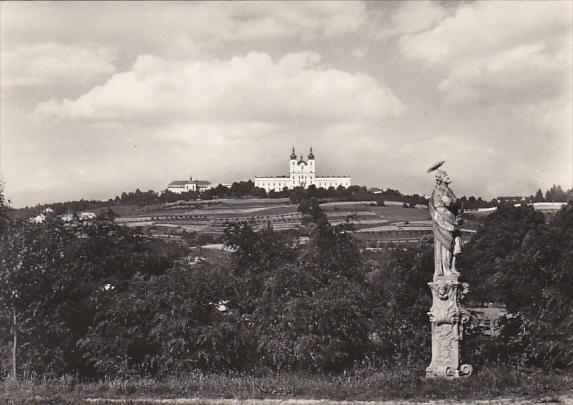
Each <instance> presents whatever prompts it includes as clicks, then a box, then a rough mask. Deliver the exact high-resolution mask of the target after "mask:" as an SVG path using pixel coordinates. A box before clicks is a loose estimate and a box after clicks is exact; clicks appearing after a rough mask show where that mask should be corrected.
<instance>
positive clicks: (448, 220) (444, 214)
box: [429, 170, 463, 281]
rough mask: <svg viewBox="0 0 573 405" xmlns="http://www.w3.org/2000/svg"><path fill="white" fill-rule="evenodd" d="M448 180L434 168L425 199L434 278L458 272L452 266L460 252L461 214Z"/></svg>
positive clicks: (452, 276)
mask: <svg viewBox="0 0 573 405" xmlns="http://www.w3.org/2000/svg"><path fill="white" fill-rule="evenodd" d="M450 183H451V180H450V178H449V177H448V173H446V172H445V171H443V170H438V171H436V186H435V187H434V191H433V193H432V197H431V198H430V203H429V209H430V216H431V218H432V226H433V230H434V281H437V280H438V279H439V277H449V278H456V279H457V277H458V276H459V275H460V273H459V272H458V271H457V270H456V256H457V255H459V254H460V253H461V252H462V239H461V235H460V231H461V225H462V223H463V216H462V212H461V210H460V209H459V207H458V204H457V202H458V201H457V198H456V196H455V195H454V192H453V191H452V190H451V189H450V187H449V184H450Z"/></svg>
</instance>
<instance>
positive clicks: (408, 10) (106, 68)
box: [0, 0, 573, 207]
mask: <svg viewBox="0 0 573 405" xmlns="http://www.w3.org/2000/svg"><path fill="white" fill-rule="evenodd" d="M0 23H1V25H0V63H1V69H0V173H1V180H2V181H3V183H4V194H5V196H6V197H7V198H9V199H10V201H11V204H12V205H13V206H15V207H22V206H26V205H34V204H37V203H49V202H57V201H68V200H77V199H80V198H84V199H92V198H94V199H108V198H113V197H115V196H116V195H118V194H120V193H121V192H123V191H134V190H135V189H136V188H139V189H140V190H143V191H146V190H149V189H152V190H155V191H160V190H164V189H165V188H166V187H167V184H168V183H169V182H170V181H172V180H183V179H187V178H189V177H190V176H193V178H194V179H206V180H210V181H211V182H213V183H231V182H233V181H238V180H248V179H254V177H255V176H256V175H259V176H265V175H284V174H288V159H289V155H290V153H291V148H292V147H293V145H294V147H295V148H296V152H297V154H299V155H301V154H304V155H305V156H306V155H307V154H308V151H309V148H310V147H311V146H312V147H313V151H314V154H315V156H316V166H317V172H318V174H319V175H350V176H352V183H353V184H357V185H366V186H368V187H383V188H388V187H390V188H394V189H399V190H400V191H402V192H404V193H418V194H427V193H430V192H431V189H432V187H433V183H434V182H433V176H432V175H430V174H427V173H426V169H427V168H428V167H430V166H431V165H432V164H433V163H435V162H437V161H439V160H445V161H446V164H445V165H444V168H445V169H446V170H447V171H448V173H449V174H450V177H451V179H452V181H453V183H452V188H453V189H454V191H455V192H456V194H458V195H467V196H470V195H474V196H482V197H484V198H487V199H491V198H493V197H495V196H499V195H505V196H507V195H530V194H533V193H535V192H536V191H537V189H539V188H541V189H543V190H546V189H548V188H549V187H551V185H553V184H560V185H561V186H562V187H563V188H570V187H571V186H572V181H573V180H572V177H573V127H572V122H573V104H572V98H573V97H572V93H573V84H572V77H573V51H572V50H573V34H572V26H573V2H571V1H567V0H565V1H542V2H536V1H523V2H520V1H508V2H504V1H483V2H479V1H478V2H437V1H433V2H427V1H403V2H391V1H384V2H359V1H344V2H330V1H319V2H312V1H307V2H280V1H266V2H217V1H212V2H156V3H155V2H1V3H0Z"/></svg>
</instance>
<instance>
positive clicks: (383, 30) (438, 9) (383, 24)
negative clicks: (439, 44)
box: [376, 1, 448, 38]
mask: <svg viewBox="0 0 573 405" xmlns="http://www.w3.org/2000/svg"><path fill="white" fill-rule="evenodd" d="M447 13H448V12H447V10H446V8H445V7H442V6H441V5H440V4H439V3H437V2H434V1H403V2H400V3H398V4H397V6H396V8H395V9H394V10H392V11H391V12H389V13H383V12H382V13H381V14H380V16H379V18H378V20H379V21H378V22H379V23H380V24H379V26H378V28H377V30H376V37H378V38H386V37H388V36H391V35H403V34H413V33H417V32H420V31H423V30H425V29H427V28H429V27H431V26H433V25H435V24H436V23H438V22H439V21H441V20H442V19H443V18H444V17H445V16H446V15H447ZM384 14H386V15H384Z"/></svg>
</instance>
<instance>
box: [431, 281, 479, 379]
mask: <svg viewBox="0 0 573 405" xmlns="http://www.w3.org/2000/svg"><path fill="white" fill-rule="evenodd" d="M428 285H429V286H430V290H431V291H432V308H431V309H430V312H428V315H430V322H431V323H432V361H431V363H430V365H429V366H428V368H426V378H460V377H468V376H470V375H471V373H472V371H473V368H472V366H470V365H469V364H461V361H460V342H461V340H462V337H463V328H464V324H465V323H467V322H468V321H469V314H468V312H467V311H466V310H465V309H464V308H463V307H462V306H461V304H460V301H461V300H462V299H463V296H464V295H465V294H466V293H467V292H468V291H469V288H468V287H469V285H468V284H467V283H460V282H458V280H457V277H443V276H442V277H438V278H437V279H436V280H435V281H433V282H431V283H428Z"/></svg>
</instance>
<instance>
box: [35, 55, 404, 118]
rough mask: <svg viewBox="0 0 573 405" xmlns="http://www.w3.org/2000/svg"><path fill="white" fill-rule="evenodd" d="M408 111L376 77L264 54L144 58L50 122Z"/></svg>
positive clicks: (52, 104) (49, 108)
mask: <svg viewBox="0 0 573 405" xmlns="http://www.w3.org/2000/svg"><path fill="white" fill-rule="evenodd" d="M402 110H403V106H402V103H401V102H400V100H399V99H398V98H397V97H396V96H395V95H394V94H393V93H392V91H391V90H390V89H388V88H386V87H384V86H383V85H382V84H380V83H378V82H377V81H376V80H375V79H373V78H372V77H371V76H368V75H366V74H362V73H355V74H352V73H348V72H345V71H341V70H337V69H332V68H325V67H323V66H322V65H321V63H320V55H319V54H317V53H313V52H302V53H294V54H287V55H285V56H283V57H282V58H280V59H279V60H277V61H276V62H275V61H273V60H272V58H271V57H270V56H269V55H268V54H266V53H261V52H250V53H248V54H247V55H245V56H236V57H233V58H231V59H229V60H219V59H209V60H193V61H187V62H180V61H169V60H166V59H162V58H159V57H156V56H151V55H145V56H140V57H138V58H137V61H136V62H135V63H134V65H133V66H132V68H131V69H130V70H129V71H126V72H122V73H117V74H115V75H113V76H112V77H111V78H110V79H109V80H108V81H107V82H106V83H105V84H103V85H101V86H98V87H94V88H93V89H91V90H90V91H88V92H87V93H86V94H84V95H82V96H81V97H79V98H77V99H75V100H70V99H64V100H50V101H48V102H45V103H43V104H40V105H39V106H38V107H37V111H38V112H40V113H43V114H48V115H54V116H58V117H61V118H72V119H79V120H97V121H105V120H109V121H134V122H135V121H137V122H139V123H146V122H147V123H163V124H165V123H169V122H172V121H209V120H211V121H219V122H221V121H263V122H277V121H283V120H291V119H299V120H305V119H308V120H311V119H312V120H314V121H315V122H336V121H341V120H342V121H345V120H366V121H377V120H379V119H381V118H383V117H385V116H388V115H398V114H400V113H401V112H402Z"/></svg>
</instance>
